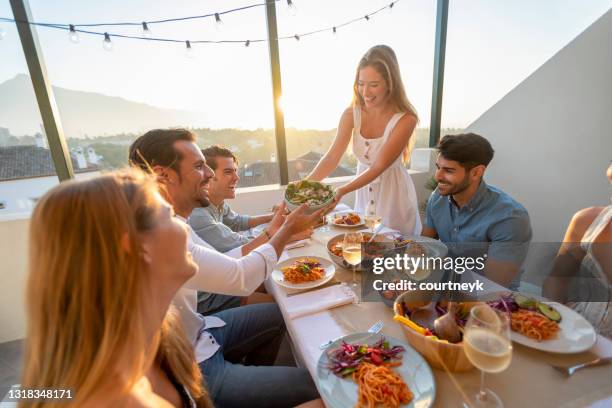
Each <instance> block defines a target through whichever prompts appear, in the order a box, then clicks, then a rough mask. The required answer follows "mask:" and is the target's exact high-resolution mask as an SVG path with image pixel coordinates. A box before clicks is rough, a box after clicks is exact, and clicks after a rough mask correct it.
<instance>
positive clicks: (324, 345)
mask: <svg viewBox="0 0 612 408" xmlns="http://www.w3.org/2000/svg"><path fill="white" fill-rule="evenodd" d="M384 325H385V324H384V323H383V321H382V320H379V321H377V322H376V323H374V324H373V325H372V327H370V328H369V329H368V333H372V334H376V333H378V332H380V331H381V330H382V328H383V326H384ZM341 338H342V337H338V338H336V339H333V340H330V341H328V342H325V343H322V344H321V345H320V346H319V348H320V349H321V350H325V349H326V348H328V347H329V346H331V345H332V344H333V343H334V342H336V341H338V340H340V339H341Z"/></svg>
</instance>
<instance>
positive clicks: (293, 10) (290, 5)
mask: <svg viewBox="0 0 612 408" xmlns="http://www.w3.org/2000/svg"><path fill="white" fill-rule="evenodd" d="M287 9H288V10H289V14H291V15H292V16H295V15H296V14H297V7H296V6H295V4H293V1H291V0H287Z"/></svg>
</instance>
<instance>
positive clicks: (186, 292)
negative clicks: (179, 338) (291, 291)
mask: <svg viewBox="0 0 612 408" xmlns="http://www.w3.org/2000/svg"><path fill="white" fill-rule="evenodd" d="M177 218H179V219H180V220H182V221H183V222H185V225H187V228H188V229H189V251H190V252H191V255H192V256H193V260H194V261H195V263H196V264H197V265H198V271H197V272H196V274H195V275H194V276H193V277H191V279H189V280H188V281H187V282H186V283H185V285H183V287H182V288H181V289H179V291H178V292H177V293H176V295H175V296H174V299H173V303H174V305H175V306H176V308H177V309H178V310H179V313H180V315H181V319H182V321H183V326H185V331H186V332H187V336H188V338H189V340H190V341H191V342H192V343H193V344H194V347H195V354H196V360H197V361H198V363H199V362H202V361H204V360H207V359H208V358H210V357H211V356H212V355H213V354H215V353H216V352H217V350H218V349H219V344H218V343H217V342H216V340H215V338H214V337H213V336H212V335H211V334H210V333H208V332H206V331H203V330H202V329H203V328H214V327H222V326H225V322H224V321H223V320H221V319H219V318H217V317H214V316H202V315H201V314H200V313H198V310H197V309H198V299H197V291H198V290H202V291H205V292H212V293H220V294H224V295H234V296H248V295H250V294H251V293H253V292H254V291H255V290H256V289H257V288H258V287H259V285H261V284H262V283H263V281H264V280H265V279H266V278H267V277H268V276H269V275H270V273H271V272H272V269H273V268H274V265H275V264H276V262H277V256H276V250H275V249H274V247H272V246H271V245H270V244H264V245H262V246H260V247H258V248H256V249H254V250H252V251H251V252H250V253H249V254H248V255H246V256H242V247H239V248H235V249H233V250H231V251H229V252H227V253H225V254H222V253H219V252H217V251H216V250H215V249H214V248H212V247H211V246H210V245H208V244H207V243H206V241H204V240H202V239H201V238H200V237H199V236H198V235H197V234H196V233H195V231H193V229H191V227H190V226H189V225H188V224H187V222H186V220H185V219H184V218H182V217H180V216H177Z"/></svg>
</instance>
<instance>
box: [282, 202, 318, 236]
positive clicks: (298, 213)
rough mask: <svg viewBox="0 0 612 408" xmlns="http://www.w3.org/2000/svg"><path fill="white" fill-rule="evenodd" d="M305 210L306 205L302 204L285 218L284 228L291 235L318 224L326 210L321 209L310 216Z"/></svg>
mask: <svg viewBox="0 0 612 408" xmlns="http://www.w3.org/2000/svg"><path fill="white" fill-rule="evenodd" d="M307 209H308V206H307V205H306V204H302V205H300V206H299V207H298V208H297V209H295V210H293V211H292V212H291V214H289V215H288V216H287V218H286V220H285V226H286V227H287V228H289V230H290V232H291V234H292V235H293V234H297V233H300V232H302V231H304V230H306V229H309V228H312V227H313V226H315V225H316V224H318V223H319V221H320V220H321V217H323V214H324V213H325V210H326V208H321V209H320V210H317V211H315V212H313V213H312V214H306V210H307Z"/></svg>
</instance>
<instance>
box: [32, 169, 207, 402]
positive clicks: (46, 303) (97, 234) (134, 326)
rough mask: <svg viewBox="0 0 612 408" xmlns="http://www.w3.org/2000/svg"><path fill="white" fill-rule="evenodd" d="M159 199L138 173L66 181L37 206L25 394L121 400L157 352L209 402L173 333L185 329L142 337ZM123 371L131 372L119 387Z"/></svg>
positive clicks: (185, 347) (189, 354) (168, 322)
mask: <svg viewBox="0 0 612 408" xmlns="http://www.w3.org/2000/svg"><path fill="white" fill-rule="evenodd" d="M155 194H156V184H155V182H154V179H153V178H152V177H151V176H147V175H145V174H144V173H143V172H142V171H138V170H131V171H121V172H114V173H109V174H106V175H103V176H98V177H95V178H93V179H89V180H85V181H68V182H64V183H61V184H60V185H59V186H57V187H55V188H53V189H52V190H50V191H49V192H48V193H47V194H45V195H44V196H43V197H42V198H41V199H40V200H39V202H38V204H37V205H36V208H35V210H34V212H33V215H32V218H31V224H30V241H29V242H30V249H29V276H28V282H27V296H26V298H27V299H28V302H27V315H28V322H27V340H26V350H25V363H24V372H23V378H22V387H23V388H26V389H31V388H56V389H60V388H61V389H71V390H73V393H74V394H73V397H74V399H73V400H72V402H73V404H74V405H75V406H80V405H82V404H84V403H86V402H87V401H88V399H89V398H90V397H91V396H92V394H94V393H95V392H96V391H98V390H99V389H100V388H101V387H102V386H104V389H109V390H113V391H112V392H113V394H114V393H117V395H120V394H121V393H126V392H128V391H129V389H130V388H131V387H132V386H133V385H134V383H135V381H136V380H138V379H139V378H141V377H142V376H143V374H144V373H143V370H144V369H145V367H146V366H147V364H148V363H150V362H151V361H152V360H153V359H154V358H156V355H155V354H154V353H155V352H156V351H157V358H160V359H165V360H164V361H166V360H167V361H169V363H168V364H169V367H170V368H171V372H170V373H171V375H172V376H173V377H174V378H175V379H176V380H177V382H178V383H180V384H184V385H185V386H186V387H187V388H188V389H189V390H190V391H191V393H192V395H195V396H196V397H199V398H200V399H201V400H202V401H207V396H206V395H205V394H204V391H203V390H202V387H201V385H200V384H201V375H200V374H199V370H198V367H197V364H196V362H195V358H194V355H193V349H192V348H191V347H190V345H189V344H188V342H187V340H186V338H185V336H184V334H183V333H182V331H181V329H180V327H179V328H176V329H172V330H169V329H168V327H170V326H173V327H176V326H177V325H178V324H179V323H177V322H175V321H174V320H175V319H174V318H172V316H170V315H169V316H167V317H166V319H165V320H164V323H163V324H162V328H161V329H160V331H159V333H158V334H156V335H155V336H154V338H153V339H150V338H149V339H147V338H145V328H144V324H145V322H146V319H147V317H148V312H149V311H150V310H148V309H150V299H147V298H145V296H146V295H145V288H146V286H147V277H148V273H146V264H145V262H144V261H143V258H142V256H141V253H142V250H141V248H142V243H141V239H140V237H141V235H140V233H142V232H146V231H149V230H151V229H153V228H154V227H155V223H156V220H157V216H158V214H159V212H158V211H159V209H160V208H159V200H157V199H156V198H155ZM158 345H160V347H159V348H158ZM190 350H191V351H190ZM169 356H171V357H169ZM119 367H120V368H121V370H122V372H125V373H127V374H126V376H125V377H122V378H121V379H119V378H118V376H117V373H118V370H119ZM113 387H114V388H113ZM21 406H24V407H25V406H28V407H51V406H63V407H65V406H66V403H65V402H62V403H57V404H54V403H53V400H48V401H47V402H45V401H32V402H29V403H27V404H25V403H24V404H21ZM201 406H204V405H201Z"/></svg>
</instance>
